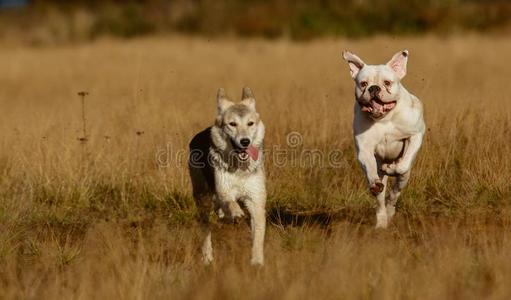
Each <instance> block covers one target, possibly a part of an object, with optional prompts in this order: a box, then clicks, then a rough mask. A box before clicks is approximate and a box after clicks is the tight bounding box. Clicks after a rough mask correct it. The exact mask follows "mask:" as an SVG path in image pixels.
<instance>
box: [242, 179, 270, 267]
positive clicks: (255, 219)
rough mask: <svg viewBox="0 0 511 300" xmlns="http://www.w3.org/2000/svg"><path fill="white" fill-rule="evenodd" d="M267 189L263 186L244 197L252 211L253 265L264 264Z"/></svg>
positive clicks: (250, 211)
mask: <svg viewBox="0 0 511 300" xmlns="http://www.w3.org/2000/svg"><path fill="white" fill-rule="evenodd" d="M265 203H266V191H265V189H264V188H261V189H259V190H258V191H257V193H252V194H251V195H250V196H249V197H247V198H245V199H244V204H245V207H246V208H247V210H248V212H249V213H250V230H251V235H252V258H251V260H250V262H251V264H252V265H261V266H262V265H263V264H264V235H265V231H266V210H265V205H266V204H265Z"/></svg>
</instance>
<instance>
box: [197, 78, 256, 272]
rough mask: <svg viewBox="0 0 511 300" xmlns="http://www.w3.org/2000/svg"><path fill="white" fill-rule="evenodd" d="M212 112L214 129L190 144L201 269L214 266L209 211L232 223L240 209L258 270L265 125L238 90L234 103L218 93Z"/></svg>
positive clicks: (248, 93) (246, 92)
mask: <svg viewBox="0 0 511 300" xmlns="http://www.w3.org/2000/svg"><path fill="white" fill-rule="evenodd" d="M217 108H218V111H217V116H216V121H215V124H214V125H213V126H212V127H209V128H206V129H205V130H203V131H202V132H200V133H198V134H197V135H195V137H194V138H193V139H192V141H191V142H190V157H189V170H190V176H191V181H192V187H193V197H194V200H195V203H196V205H197V207H198V210H199V218H200V221H201V224H202V227H203V229H204V232H205V235H206V239H205V240H204V243H203V245H202V259H203V261H204V263H206V264H210V263H211V262H212V261H213V248H212V243H211V229H210V226H209V215H210V213H211V211H212V210H213V209H214V210H215V211H216V212H217V214H218V216H219V217H220V218H224V217H228V218H230V219H232V220H235V219H238V218H241V217H243V216H244V212H243V210H242V209H241V207H240V203H241V204H243V206H244V207H245V208H246V209H247V211H248V213H249V215H250V227H251V231H252V258H251V263H252V264H254V265H263V264H264V255H263V244H264V234H265V227H266V216H265V215H266V213H265V203H266V183H265V182H266V176H265V172H264V163H263V162H264V157H263V139H264V124H263V122H262V121H261V119H260V117H259V114H258V113H257V111H256V100H255V97H254V95H253V94H252V91H251V90H250V89H249V88H248V87H245V88H244V89H243V93H242V100H241V102H239V103H233V102H231V101H229V100H228V99H227V97H226V95H225V91H224V90H223V89H219V90H218V94H217Z"/></svg>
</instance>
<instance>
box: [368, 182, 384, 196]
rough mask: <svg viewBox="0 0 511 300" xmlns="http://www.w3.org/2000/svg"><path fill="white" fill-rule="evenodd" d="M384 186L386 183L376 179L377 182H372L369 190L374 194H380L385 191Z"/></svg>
mask: <svg viewBox="0 0 511 300" xmlns="http://www.w3.org/2000/svg"><path fill="white" fill-rule="evenodd" d="M383 187H384V185H383V183H382V182H381V181H376V182H375V183H373V184H371V186H370V187H369V190H370V191H371V194H373V196H378V195H379V194H380V193H381V192H383Z"/></svg>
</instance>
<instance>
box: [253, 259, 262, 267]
mask: <svg viewBox="0 0 511 300" xmlns="http://www.w3.org/2000/svg"><path fill="white" fill-rule="evenodd" d="M250 264H251V265H252V266H259V267H262V266H264V259H263V258H262V257H252V259H250Z"/></svg>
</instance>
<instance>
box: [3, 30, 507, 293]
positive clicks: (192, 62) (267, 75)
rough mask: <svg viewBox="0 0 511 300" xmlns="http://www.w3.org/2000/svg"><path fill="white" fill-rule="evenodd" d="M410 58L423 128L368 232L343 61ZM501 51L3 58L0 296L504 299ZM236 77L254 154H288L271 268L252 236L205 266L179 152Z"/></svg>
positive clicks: (132, 44) (375, 44)
mask: <svg viewBox="0 0 511 300" xmlns="http://www.w3.org/2000/svg"><path fill="white" fill-rule="evenodd" d="M405 47H406V48H408V49H409V50H410V53H411V57H410V61H409V70H408V72H409V75H408V76H407V77H406V78H405V84H406V86H407V88H408V89H409V90H410V91H412V92H413V93H415V94H416V95H417V96H419V97H420V98H421V99H422V100H423V102H424V105H425V108H426V122H427V124H428V128H429V130H428V133H427V137H426V140H425V144H424V147H423V149H422V151H421V152H420V154H419V158H418V161H417V162H416V165H415V168H414V170H413V175H412V180H411V182H410V185H409V186H408V188H407V189H406V190H405V192H404V193H403V195H402V198H401V201H400V204H399V208H398V214H397V216H396V219H395V221H394V222H393V224H392V226H391V228H389V229H388V230H387V231H375V230H374V229H372V226H373V223H374V220H373V219H374V206H373V205H374V203H373V200H372V199H371V197H370V196H369V195H368V193H367V191H366V188H365V183H364V179H363V176H362V173H361V172H360V170H359V167H358V166H357V163H356V161H355V160H354V151H353V146H352V137H351V129H350V125H351V119H352V104H353V101H354V100H353V96H352V94H353V91H352V89H353V87H352V82H351V80H350V78H349V75H348V70H347V67H346V66H345V65H344V63H343V62H342V61H341V59H340V52H341V50H342V49H344V48H349V49H351V50H353V51H354V52H356V53H359V54H360V55H361V56H362V57H363V58H364V59H365V60H366V61H367V62H369V63H380V62H381V63H383V62H385V61H386V60H387V59H388V58H389V57H390V56H391V55H392V54H393V53H394V52H396V51H398V50H400V49H402V48H405ZM510 52H511V41H509V39H506V38H498V37H492V38H490V37H481V36H465V37H459V38H448V39H439V38H432V37H423V38H403V39H398V40H396V39H392V38H387V37H379V38H372V39H368V40H359V41H351V40H324V41H316V42H313V43H304V44H300V43H297V44H293V43H289V42H286V41H275V42H265V41H258V40H242V41H240V40H216V41H207V40H201V39H188V38H181V37H169V38H154V39H144V40H133V41H129V42H117V41H99V42H96V43H94V44H88V45H81V46H66V47H62V46H61V47H55V48H54V47H47V48H39V49H34V48H23V47H21V48H20V47H16V46H5V47H3V50H2V52H1V53H0V70H2V71H1V72H0V100H1V103H2V105H1V110H2V118H0V132H2V138H1V139H0V140H1V141H2V142H1V144H0V171H1V176H0V196H1V201H0V265H1V268H0V297H2V298H65V299H67V298H119V297H120V298H129V299H131V298H195V299H208V298H230V299H231V298H232V299H239V298H256V299H263V298H264V299H266V298H284V299H295V298H297V299H303V298H327V299H330V298H331V299H343V298H376V299H393V298H418V299H438V298H444V299H445V298H463V299H465V298H481V297H486V298H495V299H505V298H509V296H510V295H511V288H510V287H509V285H508V282H509V278H511V254H510V253H511V233H510V229H511V228H510V225H511V222H510V217H511V209H510V208H511V205H510V204H511V203H510V200H509V199H510V196H511V184H510V182H509V178H511V164H510V155H509V153H510V151H511V146H510V144H509V141H510V138H511V136H510V112H511V110H510V108H509V105H508V102H509V101H510V98H509V96H508V95H507V92H506V89H507V85H509V78H511V69H510V68H509V64H510V60H509V58H508V56H509V53H510ZM243 85H249V86H251V87H252V89H253V91H254V92H255V94H256V96H257V98H258V108H259V110H260V112H261V115H262V117H263V119H264V121H265V123H266V126H267V140H266V145H267V148H268V149H273V151H275V150H282V149H284V150H288V152H287V153H288V154H287V158H288V162H287V164H285V165H283V166H276V165H275V161H274V159H273V158H272V153H269V155H268V161H267V169H268V170H267V172H268V177H269V180H268V188H269V203H268V211H269V220H270V222H271V225H270V226H269V229H268V238H267V244H266V248H265V249H266V255H267V257H266V261H267V265H266V266H265V267H264V268H262V269H254V268H252V267H250V266H249V264H248V255H249V251H248V246H249V243H250V242H249V235H248V229H247V228H246V227H244V226H243V225H238V226H231V225H225V224H218V225H217V226H216V227H217V231H220V232H223V233H225V234H224V235H223V236H222V237H219V234H217V235H216V236H217V237H218V239H217V240H216V241H215V250H216V257H217V261H216V264H215V265H214V266H213V267H210V268H205V267H203V266H202V265H201V264H200V260H199V258H198V251H197V250H198V244H199V241H200V239H201V237H200V234H199V231H198V229H197V226H196V223H195V221H194V213H195V209H194V206H193V202H192V201H191V199H190V186H189V181H188V177H187V176H188V175H187V171H186V168H185V165H186V164H185V159H186V151H185V150H186V145H187V143H188V141H189V139H190V138H191V136H192V135H193V133H194V132H197V131H198V130H200V129H202V128H204V127H206V126H208V125H209V124H211V123H212V120H213V119H214V114H215V99H214V95H215V92H216V89H217V88H218V87H225V88H226V89H227V91H228V93H230V94H231V95H232V97H233V98H238V97H239V95H240V93H241V87H242V86H243ZM79 91H87V92H89V93H90V94H89V95H88V96H86V98H85V104H86V106H85V108H86V110H85V113H86V126H87V127H86V131H85V132H86V134H87V140H86V141H80V139H81V138H83V137H84V130H83V120H82V110H81V109H82V108H81V98H80V96H78V95H77V93H78V92H79ZM291 132H298V133H300V134H301V136H302V137H303V143H302V144H301V145H299V146H298V147H294V148H292V147H289V146H288V145H287V144H286V138H287V136H288V134H289V133H291ZM315 149H317V150H320V151H323V153H329V152H331V151H334V150H341V153H342V155H341V156H340V157H341V159H340V160H339V162H340V164H339V165H338V166H337V167H331V166H328V165H326V164H325V161H323V163H320V162H318V163H316V164H306V165H303V166H301V165H300V164H298V162H297V160H298V159H297V157H298V156H297V154H298V155H299V154H300V153H303V151H307V150H315ZM157 158H158V159H160V163H159V164H158V163H157V160H156V159H157ZM162 162H166V163H167V164H162ZM304 213H305V214H306V215H307V214H308V215H310V214H312V215H313V216H312V217H310V218H308V219H307V218H305V220H303V218H300V219H299V220H298V219H297V218H293V216H295V217H296V216H297V215H300V214H304ZM320 214H322V215H321V216H322V217H323V218H322V219H321V224H319V223H318V222H317V221H318V219H319V218H317V217H318V216H319V215H320ZM279 215H280V216H281V219H279V218H278V216H279ZM292 221H296V222H292Z"/></svg>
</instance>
